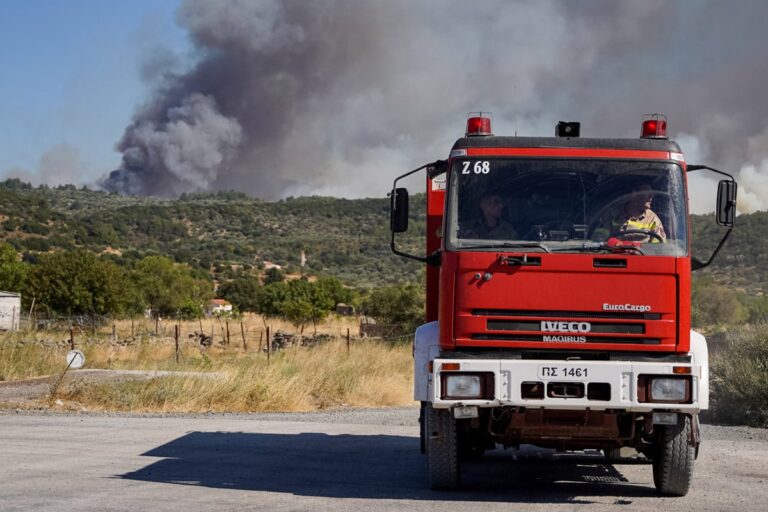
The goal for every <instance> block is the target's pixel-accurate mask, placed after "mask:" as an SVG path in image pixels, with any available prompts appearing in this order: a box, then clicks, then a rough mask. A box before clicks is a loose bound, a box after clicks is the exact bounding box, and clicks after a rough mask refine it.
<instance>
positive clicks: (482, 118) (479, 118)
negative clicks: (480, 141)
mask: <svg viewBox="0 0 768 512" xmlns="http://www.w3.org/2000/svg"><path fill="white" fill-rule="evenodd" d="M481 135H493V133H491V114H490V113H489V112H470V113H469V117H468V118H467V133H466V136H467V137H476V136H481Z"/></svg>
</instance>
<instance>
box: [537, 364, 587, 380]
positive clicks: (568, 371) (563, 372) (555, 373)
mask: <svg viewBox="0 0 768 512" xmlns="http://www.w3.org/2000/svg"><path fill="white" fill-rule="evenodd" d="M539 378H540V379H543V380H551V379H569V380H572V379H576V380H585V379H588V378H589V369H588V368H585V367H583V366H562V365H556V364H553V365H548V366H539Z"/></svg>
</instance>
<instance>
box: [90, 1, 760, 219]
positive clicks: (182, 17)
mask: <svg viewBox="0 0 768 512" xmlns="http://www.w3.org/2000/svg"><path fill="white" fill-rule="evenodd" d="M767 15H768V4H766V3H764V2H753V3H746V2H744V3H739V8H734V7H733V5H732V4H731V3H728V2H724V1H717V2H716V1H709V2H706V1H705V2H675V3H671V2H663V1H655V0H651V1H646V2H613V1H608V0H606V1H583V2H568V1H566V0H549V1H536V2H533V1H521V2H504V1H502V0H491V1H486V2H465V1H459V0H451V1H438V0H424V1H420V2H408V1H406V0H388V1H387V2H378V1H374V0H354V1H353V0H318V1H312V2H306V1H301V0H286V1H276V0H260V1H257V0H254V1H249V0H221V1H218V2H210V1H207V0H185V1H184V2H183V3H182V5H181V7H180V8H179V11H178V14H177V18H178V23H179V24H180V25H181V26H182V27H183V28H184V29H185V30H186V31H187V32H188V34H189V38H190V41H191V42H192V44H193V47H194V48H195V58H194V64H193V65H192V66H190V67H189V68H188V69H186V70H184V71H181V72H178V71H175V70H174V71H171V70H170V69H163V68H162V66H157V65H155V66H147V67H146V68H145V74H148V75H152V76H147V79H148V80H150V83H152V84H154V85H155V88H154V93H153V95H152V97H151V98H149V99H148V101H147V102H146V104H144V105H143V106H141V107H140V108H139V109H138V110H137V112H136V115H135V118H134V120H133V122H132V123H131V124H130V126H128V128H127V129H126V131H125V134H124V135H123V137H122V139H121V141H120V142H119V144H118V147H119V149H120V150H121V151H122V153H123V163H122V165H121V166H120V168H119V169H118V170H116V171H114V172H113V173H111V174H110V175H109V176H108V177H106V178H105V180H104V181H103V186H104V187H105V188H106V189H108V190H114V191H118V192H122V193H130V194H154V195H175V194H179V193H181V192H185V191H192V190H216V189H237V190H242V191H244V192H247V193H250V194H253V195H255V196H259V197H263V198H268V199H274V198H278V197H284V196H287V195H297V194H332V195H344V196H356V197H359V196H381V195H383V194H384V192H385V191H386V189H387V188H388V186H389V184H390V183H391V180H392V178H393V177H394V176H396V175H397V174H399V173H400V172H403V171H405V170H407V169H409V168H413V167H416V166H417V165H420V164H422V163H424V162H427V161H430V160H434V159H435V158H440V157H445V156H446V155H447V152H448V150H449V148H450V146H451V144H452V142H453V140H455V139H456V138H457V137H459V136H461V135H462V133H463V128H464V126H463V122H464V118H465V115H466V113H467V112H469V111H476V110H490V111H492V112H493V114H494V125H495V126H494V131H495V132H496V133H500V134H510V135H511V134H514V133H518V134H519V135H551V134H552V133H553V131H554V125H555V123H556V122H557V121H558V120H579V121H581V122H582V134H583V135H584V136H593V137H637V136H638V135H639V129H640V120H641V117H642V114H644V113H652V112H664V113H666V114H667V115H668V117H669V126H670V129H671V131H672V134H673V135H678V134H679V135H680V136H681V137H682V138H681V143H682V145H683V149H684V150H687V149H688V148H686V147H685V146H686V145H688V146H689V147H690V146H693V145H696V146H697V148H693V147H691V150H692V151H693V152H699V153H702V152H704V151H706V155H705V156H706V157H708V158H709V160H708V161H706V162H701V161H698V162H692V163H708V164H710V165H712V166H716V167H721V168H723V169H724V170H731V171H739V170H740V169H742V168H743V169H744V170H743V171H742V172H741V175H742V177H743V181H744V187H742V192H744V194H743V195H742V197H744V198H748V199H747V203H745V204H744V206H745V208H746V210H745V211H750V210H752V209H758V208H759V209H764V208H766V205H768V187H766V186H762V185H761V183H764V182H766V181H768V179H766V178H764V176H766V173H767V172H768V168H766V165H765V164H764V161H765V160H766V159H767V158H768V102H765V101H763V100H762V93H763V89H764V83H766V80H765V79H766V76H765V75H766V74H767V73H768V62H767V61H768V52H766V51H764V49H765V48H766V47H768V45H767V44H766V43H768V36H766V31H765V30H764V27H763V20H764V19H766V17H767ZM702 27H706V28H707V29H706V30H704V29H702ZM715 27H716V29H715ZM160 61H162V59H160ZM147 69H153V70H154V71H147ZM689 161H691V159H690V158H689ZM747 189H748V190H747ZM707 193H710V194H711V195H712V196H714V189H712V190H708V191H707Z"/></svg>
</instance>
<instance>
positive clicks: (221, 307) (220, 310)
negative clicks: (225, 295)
mask: <svg viewBox="0 0 768 512" xmlns="http://www.w3.org/2000/svg"><path fill="white" fill-rule="evenodd" d="M230 313H232V304H231V303H230V302H229V301H227V300H224V299H213V300H212V301H211V302H209V303H208V314H211V315H222V314H224V315H228V314H230Z"/></svg>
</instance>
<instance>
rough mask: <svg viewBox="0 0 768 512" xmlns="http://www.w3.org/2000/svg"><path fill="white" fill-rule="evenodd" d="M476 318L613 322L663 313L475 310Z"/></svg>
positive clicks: (647, 317) (654, 317)
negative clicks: (598, 320)
mask: <svg viewBox="0 0 768 512" xmlns="http://www.w3.org/2000/svg"><path fill="white" fill-rule="evenodd" d="M472 315H474V316H493V317H499V316H503V317H527V318H530V317H542V318H597V319H613V320H661V313H633V312H623V311H534V310H523V309H473V310H472Z"/></svg>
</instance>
